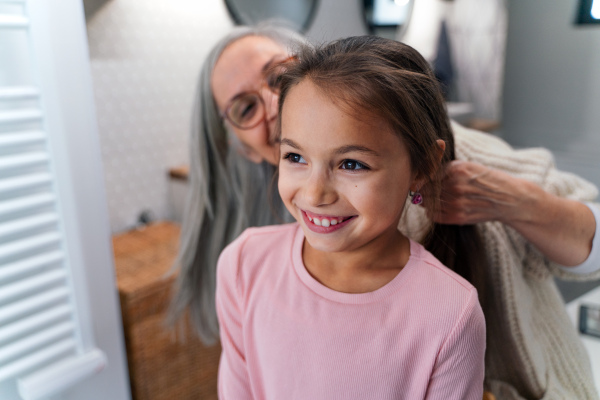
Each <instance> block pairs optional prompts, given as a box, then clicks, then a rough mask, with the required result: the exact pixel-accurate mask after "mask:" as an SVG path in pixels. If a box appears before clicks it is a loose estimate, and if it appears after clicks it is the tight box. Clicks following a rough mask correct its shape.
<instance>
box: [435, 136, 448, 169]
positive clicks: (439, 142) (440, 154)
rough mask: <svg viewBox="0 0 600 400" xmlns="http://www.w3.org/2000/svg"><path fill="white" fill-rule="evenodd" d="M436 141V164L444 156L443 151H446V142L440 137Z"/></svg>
mask: <svg viewBox="0 0 600 400" xmlns="http://www.w3.org/2000/svg"><path fill="white" fill-rule="evenodd" d="M436 143H437V145H438V146H439V149H438V155H437V161H438V164H440V163H441V162H442V158H443V157H444V151H446V142H444V141H443V140H442V139H438V140H436Z"/></svg>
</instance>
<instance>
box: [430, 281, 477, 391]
mask: <svg viewBox="0 0 600 400" xmlns="http://www.w3.org/2000/svg"><path fill="white" fill-rule="evenodd" d="M484 354H485V318H484V316H483V311H482V310H481V307H480V306H479V300H478V297H477V291H476V290H475V289H474V288H473V289H472V290H471V294H470V297H469V301H468V302H467V303H466V305H465V307H464V309H463V311H462V314H461V317H460V318H459V320H458V321H457V322H456V324H455V326H454V328H453V329H452V331H451V333H450V335H449V336H448V338H446V340H445V342H444V344H443V345H442V347H441V349H440V351H439V354H438V356H437V359H436V362H435V367H434V370H433V373H432V375H431V379H430V381H429V387H428V388H427V395H426V397H425V398H426V399H428V400H438V399H439V400H441V399H444V400H452V399H456V400H458V399H461V400H480V399H481V397H482V396H483V376H484V371H485V367H484V358H485V357H484Z"/></svg>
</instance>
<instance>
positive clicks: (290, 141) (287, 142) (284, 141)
mask: <svg viewBox="0 0 600 400" xmlns="http://www.w3.org/2000/svg"><path fill="white" fill-rule="evenodd" d="M279 143H280V144H282V145H283V144H287V145H288V146H290V147H293V148H295V149H297V150H302V148H301V147H300V145H298V144H297V143H296V142H294V141H293V140H291V139H286V138H283V139H281V140H280V141H279Z"/></svg>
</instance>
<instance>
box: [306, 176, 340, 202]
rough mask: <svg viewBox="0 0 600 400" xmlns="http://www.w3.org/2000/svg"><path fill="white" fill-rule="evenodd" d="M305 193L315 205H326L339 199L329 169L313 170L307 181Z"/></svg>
mask: <svg viewBox="0 0 600 400" xmlns="http://www.w3.org/2000/svg"><path fill="white" fill-rule="evenodd" d="M304 195H305V197H306V200H307V202H308V204H309V205H311V206H313V207H319V206H326V205H330V204H333V203H335V202H336V201H337V199H338V196H337V192H336V190H335V187H334V185H333V182H332V181H331V177H330V173H329V172H328V171H320V170H317V171H313V172H312V173H311V176H310V177H309V179H308V180H307V181H306V185H305V190H304Z"/></svg>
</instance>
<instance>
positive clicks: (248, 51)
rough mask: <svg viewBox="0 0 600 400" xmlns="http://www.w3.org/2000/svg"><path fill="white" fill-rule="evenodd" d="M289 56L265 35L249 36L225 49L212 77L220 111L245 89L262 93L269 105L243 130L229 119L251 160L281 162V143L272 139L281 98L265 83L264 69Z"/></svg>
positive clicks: (246, 154)
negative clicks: (260, 116) (250, 125)
mask: <svg viewBox="0 0 600 400" xmlns="http://www.w3.org/2000/svg"><path fill="white" fill-rule="evenodd" d="M287 56H288V54H287V52H286V51H285V49H284V48H283V47H282V46H280V45H279V44H277V43H275V42H274V41H273V40H271V39H269V38H266V37H262V36H246V37H243V38H241V39H239V40H237V41H235V42H233V43H231V44H230V45H229V46H227V47H226V48H225V50H224V51H223V53H222V54H221V56H220V57H219V59H218V60H217V63H216V64H215V67H214V69H213V74H212V78H211V89H212V92H213V96H214V99H215V101H216V103H217V107H218V109H219V113H221V114H223V112H224V111H225V110H226V108H227V107H228V106H229V105H230V104H231V102H232V100H233V99H234V98H235V97H236V96H238V95H239V94H241V93H244V92H258V93H259V94H260V96H261V97H262V99H263V101H264V104H265V118H264V119H263V120H262V121H261V122H260V123H259V124H258V125H257V126H255V127H253V128H250V129H240V128H238V127H236V126H234V125H232V124H231V123H230V122H229V121H225V124H226V125H227V126H228V128H229V129H230V130H231V131H232V132H233V133H234V134H235V135H236V136H237V138H238V139H239V140H240V141H241V142H242V144H243V146H244V148H245V151H244V155H245V156H246V157H248V158H249V159H250V160H251V161H253V162H256V163H260V162H261V161H263V160H266V161H268V162H270V163H271V164H277V162H278V161H279V145H278V144H277V143H275V142H274V141H273V140H272V139H271V132H273V131H274V129H275V125H276V122H277V112H278V110H277V101H278V99H279V97H278V96H277V95H276V94H275V93H273V92H272V91H270V90H269V89H268V88H267V87H266V86H265V85H264V81H263V78H264V71H265V70H266V69H267V68H268V67H269V66H270V65H271V64H272V63H276V62H278V61H282V60H284V59H285V58H286V57H287Z"/></svg>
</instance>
